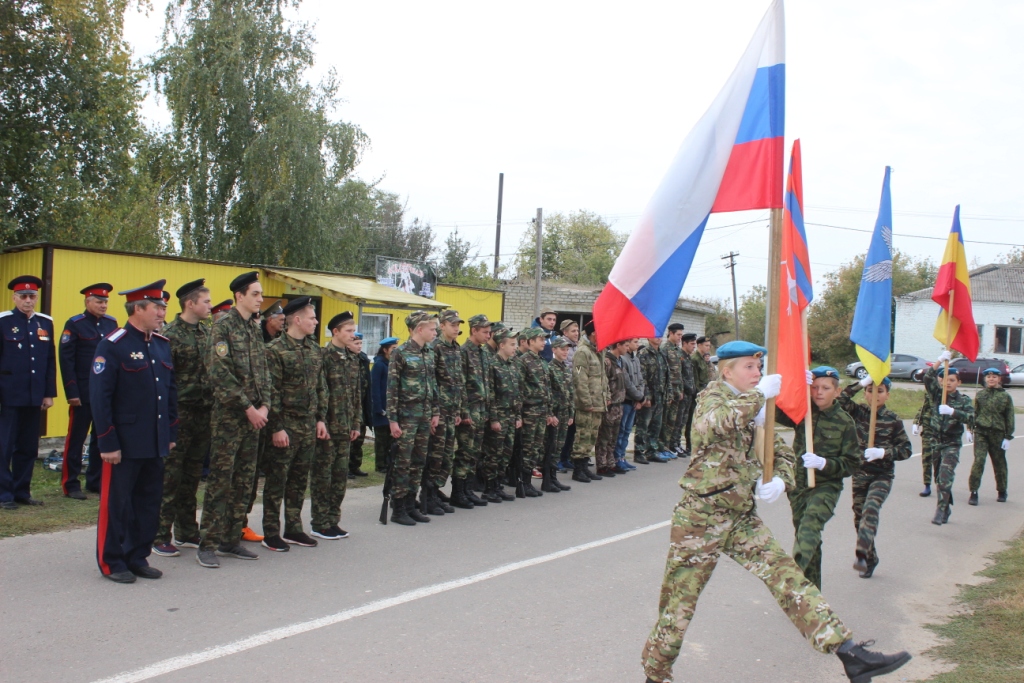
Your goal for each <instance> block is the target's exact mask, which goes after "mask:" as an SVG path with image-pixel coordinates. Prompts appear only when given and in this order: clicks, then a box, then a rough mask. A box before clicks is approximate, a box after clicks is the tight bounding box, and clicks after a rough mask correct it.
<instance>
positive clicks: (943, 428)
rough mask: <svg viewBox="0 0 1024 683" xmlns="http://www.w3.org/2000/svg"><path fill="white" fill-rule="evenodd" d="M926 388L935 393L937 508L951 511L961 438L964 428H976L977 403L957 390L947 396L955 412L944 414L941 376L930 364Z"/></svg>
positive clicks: (933, 427) (931, 416) (926, 375)
mask: <svg viewBox="0 0 1024 683" xmlns="http://www.w3.org/2000/svg"><path fill="white" fill-rule="evenodd" d="M924 388H925V391H927V392H928V394H929V396H930V397H931V400H932V405H933V406H935V407H934V408H933V409H932V411H931V414H930V415H929V418H930V420H931V425H932V432H933V433H934V435H935V450H934V452H933V455H932V457H933V458H934V459H935V460H934V462H935V464H934V465H933V470H935V484H936V486H938V489H939V497H938V500H937V501H936V509H937V512H941V513H942V514H944V515H948V514H949V508H950V506H951V505H952V504H953V478H954V476H955V475H956V466H957V465H958V464H960V442H961V439H962V438H963V435H964V428H965V427H966V428H967V429H973V428H974V403H972V402H971V397H970V396H967V395H966V394H962V393H960V392H959V391H954V392H953V393H951V394H947V396H946V405H948V406H949V407H950V408H952V409H953V411H954V412H953V414H952V415H949V416H946V415H940V414H939V406H940V405H941V404H942V381H941V380H940V379H939V375H938V370H937V369H936V366H932V367H930V368H928V371H927V372H926V373H924Z"/></svg>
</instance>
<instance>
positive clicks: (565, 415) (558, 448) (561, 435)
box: [544, 409, 572, 462]
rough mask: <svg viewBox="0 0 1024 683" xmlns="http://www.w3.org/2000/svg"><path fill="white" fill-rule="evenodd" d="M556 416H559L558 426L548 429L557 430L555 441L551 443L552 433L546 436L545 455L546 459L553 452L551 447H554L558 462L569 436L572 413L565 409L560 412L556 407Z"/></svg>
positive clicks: (555, 457)
mask: <svg viewBox="0 0 1024 683" xmlns="http://www.w3.org/2000/svg"><path fill="white" fill-rule="evenodd" d="M555 417H556V418H558V426H557V427H553V428H552V427H549V428H548V431H550V430H551V429H554V430H555V433H554V442H550V443H549V441H550V438H551V435H547V436H546V437H545V438H546V440H545V442H544V457H545V459H546V458H547V456H548V455H549V454H550V453H551V452H552V451H551V449H552V448H554V451H553V453H554V456H553V457H554V459H555V462H557V461H558V459H559V458H560V457H561V453H562V447H563V446H564V445H565V440H566V439H567V438H569V420H571V419H572V413H570V412H569V411H568V410H563V411H561V412H559V411H558V410H557V409H556V410H555Z"/></svg>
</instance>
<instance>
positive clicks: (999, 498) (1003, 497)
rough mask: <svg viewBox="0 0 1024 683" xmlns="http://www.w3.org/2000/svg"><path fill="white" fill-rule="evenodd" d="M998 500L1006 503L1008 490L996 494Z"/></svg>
mask: <svg viewBox="0 0 1024 683" xmlns="http://www.w3.org/2000/svg"><path fill="white" fill-rule="evenodd" d="M996 502H997V503H1005V502H1006V491H1000V492H999V495H998V496H996Z"/></svg>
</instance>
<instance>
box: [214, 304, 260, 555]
mask: <svg viewBox="0 0 1024 683" xmlns="http://www.w3.org/2000/svg"><path fill="white" fill-rule="evenodd" d="M209 357H210V363H209V378H210V384H211V386H212V387H213V410H212V412H211V425H212V426H211V432H212V433H211V437H210V474H209V476H208V477H207V479H206V496H205V497H204V498H203V520H202V525H201V534H202V536H203V542H202V547H203V548H207V549H215V548H216V547H217V546H218V545H220V544H222V543H224V544H230V545H234V544H237V543H238V541H239V539H241V537H242V527H244V526H245V525H246V511H247V508H248V502H249V494H250V492H251V490H252V484H253V480H254V479H255V478H256V451H257V448H258V447H259V430H258V429H254V428H253V426H252V424H251V423H250V422H249V419H248V418H247V417H246V416H245V411H246V409H248V408H249V406H253V407H255V408H261V407H263V406H267V408H269V407H270V401H271V393H272V388H273V385H272V384H271V381H270V371H269V369H268V368H267V350H266V345H265V344H264V343H263V331H262V330H261V329H260V324H259V322H257V321H256V317H255V316H251V317H250V318H249V319H248V320H244V319H243V318H242V316H241V314H239V312H238V309H237V308H235V307H232V308H231V310H229V311H228V312H227V314H226V315H225V316H224V317H223V318H221V319H220V320H218V321H217V322H216V323H214V324H213V327H212V329H211V332H210V353H209Z"/></svg>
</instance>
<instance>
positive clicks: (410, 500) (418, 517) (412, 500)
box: [405, 491, 430, 524]
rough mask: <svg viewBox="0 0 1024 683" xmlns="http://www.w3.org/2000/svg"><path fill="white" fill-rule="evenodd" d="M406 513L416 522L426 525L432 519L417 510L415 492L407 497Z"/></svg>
mask: <svg viewBox="0 0 1024 683" xmlns="http://www.w3.org/2000/svg"><path fill="white" fill-rule="evenodd" d="M405 511H406V512H407V513H408V514H409V516H410V517H412V521H414V522H419V523H420V524H426V523H427V522H429V521H430V517H427V516H426V515H425V514H423V513H422V512H420V511H419V510H417V509H416V493H415V492H414V491H413V492H410V493H409V495H407V496H406V497H405Z"/></svg>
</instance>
